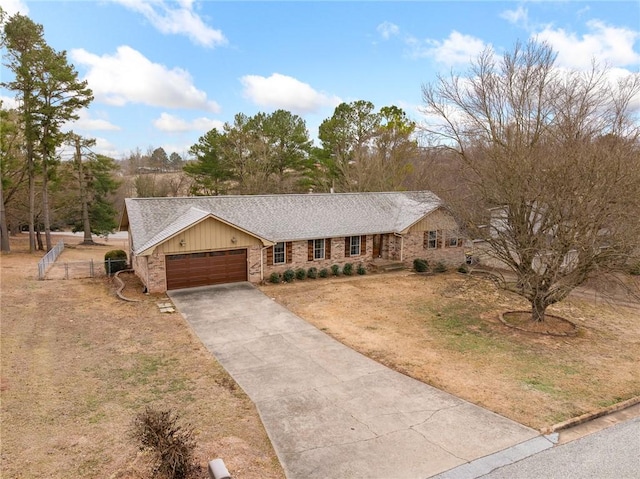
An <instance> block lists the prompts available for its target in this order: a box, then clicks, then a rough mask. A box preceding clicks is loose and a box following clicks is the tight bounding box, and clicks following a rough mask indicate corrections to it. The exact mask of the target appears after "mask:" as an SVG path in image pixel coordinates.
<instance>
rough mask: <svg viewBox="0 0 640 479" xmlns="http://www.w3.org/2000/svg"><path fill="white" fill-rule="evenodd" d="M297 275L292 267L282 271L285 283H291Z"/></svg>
mask: <svg viewBox="0 0 640 479" xmlns="http://www.w3.org/2000/svg"><path fill="white" fill-rule="evenodd" d="M295 277H296V272H295V271H294V270H292V269H288V270H286V271H285V272H284V273H282V279H283V281H284V282H285V283H291V281H293V280H294V278H295Z"/></svg>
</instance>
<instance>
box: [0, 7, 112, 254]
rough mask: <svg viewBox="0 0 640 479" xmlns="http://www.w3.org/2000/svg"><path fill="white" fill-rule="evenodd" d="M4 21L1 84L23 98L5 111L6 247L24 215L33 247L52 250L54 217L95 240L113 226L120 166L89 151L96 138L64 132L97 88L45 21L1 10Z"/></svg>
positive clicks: (0, 192)
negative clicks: (9, 76)
mask: <svg viewBox="0 0 640 479" xmlns="http://www.w3.org/2000/svg"><path fill="white" fill-rule="evenodd" d="M0 20H1V22H2V24H3V29H2V36H1V38H0V40H1V43H2V46H3V49H4V50H5V51H6V54H5V55H4V58H3V59H4V60H5V64H6V66H7V67H8V68H9V70H10V71H11V72H12V73H13V80H12V81H8V82H3V83H2V86H3V87H5V88H7V89H9V90H11V91H13V92H15V94H16V100H17V103H18V107H17V108H15V109H4V108H2V109H1V111H0V115H1V120H2V129H1V130H0V140H1V143H0V144H1V154H2V158H1V159H2V163H1V164H0V206H1V211H0V213H1V214H0V243H1V248H0V249H2V251H9V249H10V245H9V232H10V231H15V230H16V229H19V228H21V227H22V226H23V221H22V219H23V218H25V217H26V226H27V228H28V231H29V250H30V252H33V251H35V250H36V249H45V248H46V250H50V249H51V248H52V240H51V229H52V226H54V221H63V222H64V223H66V224H72V225H74V229H76V228H77V229H78V230H82V229H84V231H85V241H87V242H91V241H92V240H91V233H92V232H94V233H101V232H106V231H111V230H113V229H114V228H115V219H114V218H115V210H114V208H113V205H112V204H111V202H110V201H109V194H110V193H112V192H113V191H115V189H116V188H117V182H116V181H115V180H114V178H113V177H112V174H111V173H112V172H113V171H114V170H115V169H116V164H115V162H114V161H113V160H112V159H110V158H107V157H104V156H101V155H96V154H93V153H91V152H90V150H87V148H89V147H90V146H91V145H92V141H91V140H88V139H83V138H80V137H79V136H78V135H76V134H74V133H73V132H70V131H63V128H64V125H65V123H67V122H68V121H70V120H74V119H77V118H78V112H79V111H80V110H81V109H83V108H86V107H87V106H88V105H89V104H90V103H91V101H92V100H93V94H92V92H91V89H89V88H88V86H87V82H86V81H80V80H79V79H78V73H77V72H76V71H75V69H74V68H73V66H72V65H71V64H69V62H68V60H67V55H66V52H64V51H62V52H58V51H56V50H54V49H53V48H51V47H50V46H49V45H48V44H47V42H46V41H45V39H44V31H43V28H42V25H39V24H36V23H35V22H33V21H32V20H31V19H29V18H28V17H26V16H23V15H20V14H16V15H14V16H12V17H9V18H6V15H5V13H4V11H2V10H0ZM64 144H67V145H68V146H69V148H70V149H71V151H73V158H72V161H68V162H62V161H61V157H60V153H59V151H60V147H61V146H63V145H64ZM87 152H88V153H87ZM62 211H64V214H61V212H62ZM40 233H44V236H45V239H44V244H43V241H42V236H41V234H40Z"/></svg>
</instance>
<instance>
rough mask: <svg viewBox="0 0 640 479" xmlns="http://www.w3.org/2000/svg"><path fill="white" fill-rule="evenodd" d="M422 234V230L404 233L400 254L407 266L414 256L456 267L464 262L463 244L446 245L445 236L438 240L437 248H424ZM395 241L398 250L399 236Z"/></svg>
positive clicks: (411, 263) (432, 262) (431, 262)
mask: <svg viewBox="0 0 640 479" xmlns="http://www.w3.org/2000/svg"><path fill="white" fill-rule="evenodd" d="M424 234H425V233H424V232H416V233H409V234H406V235H404V237H403V245H402V253H403V254H402V256H403V262H404V263H405V264H406V265H407V266H409V267H412V266H413V260H414V259H416V258H422V259H426V260H427V261H429V263H430V264H434V263H437V262H439V261H442V262H443V263H444V264H446V265H447V266H451V267H458V266H460V264H462V263H464V260H465V248H464V247H463V246H456V247H447V246H446V244H447V241H446V240H447V238H446V237H445V238H442V241H440V242H439V245H438V248H433V249H432V248H425V247H424ZM396 242H397V243H398V250H399V247H400V246H399V243H400V238H396Z"/></svg>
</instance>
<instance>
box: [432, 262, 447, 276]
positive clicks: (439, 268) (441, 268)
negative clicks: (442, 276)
mask: <svg viewBox="0 0 640 479" xmlns="http://www.w3.org/2000/svg"><path fill="white" fill-rule="evenodd" d="M433 271H435V272H436V273H445V272H446V271H447V265H446V264H444V263H443V262H442V261H438V262H437V263H436V265H435V266H434V267H433Z"/></svg>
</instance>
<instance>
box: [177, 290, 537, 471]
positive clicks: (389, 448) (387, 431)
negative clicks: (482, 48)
mask: <svg viewBox="0 0 640 479" xmlns="http://www.w3.org/2000/svg"><path fill="white" fill-rule="evenodd" d="M169 297H170V298H171V300H172V301H173V303H174V304H175V306H176V307H177V309H178V310H179V311H180V313H182V315H183V316H184V317H185V318H186V320H187V321H188V322H189V324H190V325H191V327H192V328H193V330H194V332H195V333H196V335H197V336H198V337H199V338H200V340H201V341H202V342H203V344H204V345H205V346H206V347H207V348H208V349H209V351H211V353H213V355H214V356H215V357H216V358H217V359H218V361H219V362H220V363H221V364H222V366H223V367H224V368H225V369H226V370H227V371H228V372H229V374H230V375H231V376H232V377H233V378H234V379H235V380H236V382H237V383H238V384H239V385H240V387H242V389H243V390H244V391H245V392H246V393H247V395H248V396H249V397H250V398H251V400H252V401H253V402H254V403H255V404H256V407H257V409H258V412H259V413H260V416H261V418H262V421H263V423H264V426H265V429H266V430H267V434H268V435H269V437H270V439H271V441H272V443H273V446H274V449H275V451H276V454H277V455H278V457H279V459H280V462H281V463H282V466H283V468H284V470H285V474H286V475H287V477H288V478H289V479H313V478H367V479H371V478H398V479H405V478H406V479H409V478H427V477H431V476H433V475H435V474H438V473H441V472H443V471H448V470H458V471H460V470H462V469H461V467H462V468H464V467H466V466H469V465H471V464H473V463H474V462H475V461H477V460H479V459H480V458H484V461H485V462H487V458H486V456H489V457H498V456H499V454H496V453H499V452H500V451H502V453H500V454H502V455H503V456H504V455H505V450H508V449H511V450H514V449H516V448H517V447H520V448H522V446H523V445H524V444H527V443H528V442H531V441H536V439H540V438H539V437H538V436H539V433H538V432H536V431H534V430H533V429H529V428H527V427H525V426H522V425H521V424H518V423H515V422H513V421H511V420H509V419H506V418H504V417H502V416H499V415H497V414H495V413H492V412H491V411H488V410H486V409H483V408H481V407H478V406H475V405H473V404H471V403H468V402H466V401H463V400H461V399H459V398H457V397H455V396H452V395H450V394H447V393H444V392H442V391H440V390H438V389H435V388H433V387H431V386H428V385H426V384H424V383H421V382H419V381H416V380H414V379H411V378H409V377H407V376H405V375H403V374H400V373H397V372H395V371H392V370H390V369H388V368H387V367H385V366H382V365H380V364H378V363H377V362H375V361H373V360H371V359H369V358H367V357H365V356H363V355H361V354H359V353H357V352H355V351H353V350H352V349H350V348H348V347H346V346H344V345H343V344H341V343H339V342H338V341H336V340H334V339H332V338H331V337H329V336H327V335H326V334H325V333H323V332H322V331H320V330H318V329H316V328H315V327H314V326H312V325H310V324H309V323H307V322H306V321H304V320H302V319H301V318H299V317H298V316H296V315H295V314H293V313H292V312H290V311H289V310H287V309H286V308H284V307H283V306H281V305H279V304H278V303H276V302H275V301H273V300H272V299H270V298H268V297H267V296H265V295H264V294H263V293H262V292H261V291H259V290H258V289H256V288H255V287H254V286H252V285H251V284H249V283H234V284H226V285H219V286H209V287H201V288H193V289H185V290H176V291H171V292H169ZM452 367H455V365H452ZM516 445H520V446H516ZM514 446H516V448H514ZM525 449H526V448H525ZM507 456H508V454H507ZM489 462H491V461H489ZM453 468H456V469H453Z"/></svg>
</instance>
